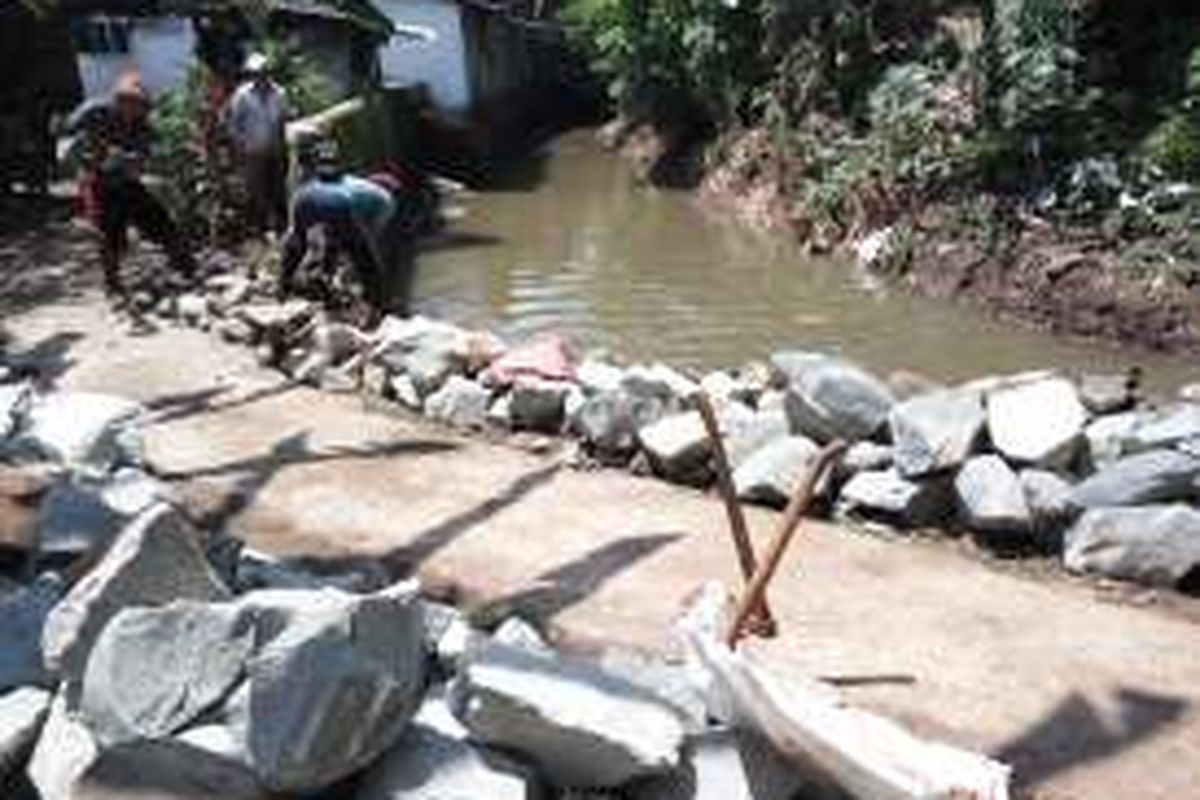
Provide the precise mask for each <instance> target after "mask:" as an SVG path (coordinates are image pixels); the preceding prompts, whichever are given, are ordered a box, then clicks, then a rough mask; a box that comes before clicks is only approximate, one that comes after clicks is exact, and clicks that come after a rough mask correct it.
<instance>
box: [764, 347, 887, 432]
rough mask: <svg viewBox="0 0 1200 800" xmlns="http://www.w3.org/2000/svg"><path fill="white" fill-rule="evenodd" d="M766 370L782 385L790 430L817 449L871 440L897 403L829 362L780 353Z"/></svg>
mask: <svg viewBox="0 0 1200 800" xmlns="http://www.w3.org/2000/svg"><path fill="white" fill-rule="evenodd" d="M771 365H772V367H773V368H774V369H775V370H776V372H777V373H778V374H780V375H782V376H784V378H785V379H786V381H787V413H788V419H789V420H790V421H791V425H792V430H793V431H794V432H796V433H802V434H804V435H805V436H808V437H810V438H812V439H815V440H816V441H817V442H820V443H824V442H828V441H830V440H832V439H837V438H841V439H845V440H847V441H851V442H854V441H858V440H859V439H869V438H871V437H872V436H873V435H874V434H875V432H876V431H878V430H879V429H880V428H881V427H882V426H883V424H884V422H886V421H887V416H888V413H889V412H890V411H891V410H892V406H893V405H895V402H896V400H895V397H894V396H893V395H892V392H891V390H890V389H888V387H887V385H886V384H884V383H883V382H882V381H880V380H879V379H877V378H875V377H874V376H873V375H870V374H869V373H867V372H866V371H865V370H863V369H862V368H860V367H858V366H856V365H854V364H851V363H850V362H848V361H844V360H842V359H840V358H836V357H834V356H829V355H824V354H821V353H804V352H783V353H776V354H774V355H773V356H771Z"/></svg>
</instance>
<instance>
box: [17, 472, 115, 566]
mask: <svg viewBox="0 0 1200 800" xmlns="http://www.w3.org/2000/svg"><path fill="white" fill-rule="evenodd" d="M127 521H128V518H127V517H125V516H123V515H122V514H120V513H118V512H117V511H115V510H114V509H113V508H111V507H110V506H109V505H108V504H107V503H105V502H104V497H103V496H102V495H101V493H100V491H99V489H98V488H96V487H95V486H92V485H88V484H86V483H84V482H83V481H81V480H78V479H65V480H62V481H60V482H58V483H57V484H55V485H54V487H53V488H51V489H50V491H49V492H47V493H46V496H45V497H44V498H43V499H42V503H41V505H40V506H39V507H38V517H37V540H38V551H39V552H40V553H41V554H42V555H46V556H81V555H84V554H87V553H96V552H100V551H101V550H103V549H104V548H105V547H106V546H107V545H108V543H109V542H110V541H111V540H112V539H113V537H115V536H116V535H117V534H118V533H120V531H121V528H122V527H123V526H124V525H125V523H126V522H127Z"/></svg>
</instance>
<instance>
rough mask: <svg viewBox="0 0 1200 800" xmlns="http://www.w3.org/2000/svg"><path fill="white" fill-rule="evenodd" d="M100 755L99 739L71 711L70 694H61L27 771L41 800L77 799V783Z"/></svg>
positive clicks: (51, 711) (50, 713)
mask: <svg viewBox="0 0 1200 800" xmlns="http://www.w3.org/2000/svg"><path fill="white" fill-rule="evenodd" d="M98 753H99V748H98V747H97V746H96V740H95V739H93V738H92V734H91V733H90V732H89V731H88V729H87V727H86V726H85V725H84V724H83V723H82V722H80V721H79V719H78V718H76V716H75V715H74V714H72V713H71V712H70V711H69V710H68V709H67V698H66V695H65V694H64V693H63V692H61V691H60V692H59V693H58V694H57V695H55V697H54V700H53V702H51V703H50V712H49V715H48V716H47V717H46V724H45V726H44V727H43V728H42V735H41V737H40V738H39V739H38V743H37V747H35V748H34V750H33V757H32V758H31V759H30V761H29V768H28V770H27V774H28V775H29V781H30V783H32V784H33V786H34V788H35V789H37V791H38V797H39V800H73V798H72V789H73V787H74V785H75V782H76V781H77V780H78V779H79V777H80V776H81V775H83V773H84V772H85V771H86V770H87V768H88V767H89V766H90V765H91V763H92V762H93V761H94V760H95V758H96V756H97V754H98Z"/></svg>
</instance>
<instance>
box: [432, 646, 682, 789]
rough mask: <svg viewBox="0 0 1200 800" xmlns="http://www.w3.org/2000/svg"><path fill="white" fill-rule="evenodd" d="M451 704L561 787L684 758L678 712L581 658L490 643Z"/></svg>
mask: <svg viewBox="0 0 1200 800" xmlns="http://www.w3.org/2000/svg"><path fill="white" fill-rule="evenodd" d="M453 705H454V710H455V714H456V715H457V716H458V718H459V720H460V721H461V722H462V723H463V724H464V725H465V726H466V727H467V729H468V730H470V732H471V735H472V737H473V738H475V739H476V740H478V741H481V742H484V743H486V744H490V745H494V746H496V747H500V748H502V749H505V750H508V751H512V752H515V753H518V754H521V755H523V756H525V757H527V758H529V759H530V760H531V761H533V762H534V763H535V764H536V765H537V767H538V769H539V771H540V773H541V774H542V775H543V776H544V777H545V778H546V779H547V780H548V781H549V782H550V783H552V784H553V785H555V786H558V787H598V788H603V787H615V786H620V785H621V784H624V783H627V782H628V781H630V780H633V779H635V778H639V777H643V776H648V775H653V774H656V773H663V772H667V771H669V770H671V769H673V768H674V767H675V766H676V765H677V764H678V763H679V749H680V746H681V745H682V744H683V736H684V734H683V726H682V724H681V722H680V720H679V718H678V717H677V716H676V715H675V713H674V712H673V711H672V710H671V709H670V708H669V707H667V706H666V705H664V704H663V703H661V702H660V701H659V700H658V699H657V698H655V697H653V696H652V695H650V694H649V693H647V692H645V691H644V690H642V689H640V688H638V687H637V686H635V685H633V684H631V683H629V682H628V681H625V680H623V679H621V678H617V677H614V676H612V675H610V674H608V673H606V672H603V671H601V670H599V669H597V668H595V667H592V666H590V665H586V664H583V663H580V662H569V661H566V660H561V659H557V658H555V657H553V656H550V655H541V654H536V653H531V652H528V651H525V650H519V649H514V648H510V647H504V646H502V645H496V644H490V645H487V646H485V647H483V648H480V649H479V650H478V651H476V652H475V653H474V654H472V656H471V657H470V658H469V659H468V660H467V663H466V665H465V666H464V668H463V670H462V672H461V674H460V676H459V679H458V681H457V682H456V684H455V688H454V703H453Z"/></svg>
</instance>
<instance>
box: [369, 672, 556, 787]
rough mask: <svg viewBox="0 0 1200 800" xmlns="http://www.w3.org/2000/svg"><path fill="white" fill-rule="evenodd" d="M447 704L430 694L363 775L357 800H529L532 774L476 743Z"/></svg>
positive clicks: (528, 770)
mask: <svg viewBox="0 0 1200 800" xmlns="http://www.w3.org/2000/svg"><path fill="white" fill-rule="evenodd" d="M467 738H468V732H467V730H466V728H464V727H463V726H462V724H461V723H459V722H458V720H456V719H455V718H454V715H453V714H451V713H450V709H449V708H448V707H447V706H446V701H445V700H444V699H443V698H442V697H439V696H437V695H432V696H430V698H429V699H427V700H426V701H425V703H424V704H423V705H422V706H421V709H420V711H418V712H417V715H416V716H415V717H414V718H413V724H412V726H410V727H409V729H408V730H406V731H405V732H404V733H403V734H402V735H401V737H400V738H399V740H397V742H396V744H395V746H394V747H393V748H392V749H391V750H389V751H388V752H387V753H385V754H384V755H383V756H381V757H380V758H379V760H378V761H376V762H375V764H374V765H372V766H371V767H370V769H368V770H367V772H366V774H365V775H364V776H363V778H362V781H361V783H360V784H359V786H360V788H359V790H358V793H357V794H356V795H355V798H356V800H476V799H478V800H529V798H530V797H531V796H536V795H535V793H534V789H533V787H532V786H531V784H534V783H535V781H536V779H535V778H534V776H533V774H532V771H531V770H530V769H528V768H527V767H524V766H523V765H520V764H518V763H517V762H515V761H513V760H512V759H510V758H507V757H505V756H502V755H500V754H498V753H494V752H491V751H489V750H488V749H486V748H483V747H478V746H475V745H472V744H471V743H470V742H468V741H467Z"/></svg>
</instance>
